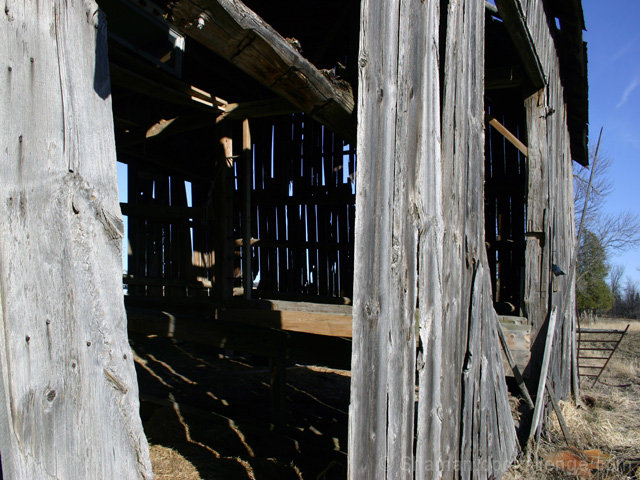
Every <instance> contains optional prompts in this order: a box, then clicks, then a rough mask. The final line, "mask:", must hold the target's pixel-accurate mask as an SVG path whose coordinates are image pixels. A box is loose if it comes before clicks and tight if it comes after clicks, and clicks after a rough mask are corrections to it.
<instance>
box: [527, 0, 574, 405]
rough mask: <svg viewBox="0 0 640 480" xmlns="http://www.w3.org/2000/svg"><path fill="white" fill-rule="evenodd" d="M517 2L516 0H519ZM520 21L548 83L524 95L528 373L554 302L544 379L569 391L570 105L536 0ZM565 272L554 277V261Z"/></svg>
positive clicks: (571, 321)
mask: <svg viewBox="0 0 640 480" xmlns="http://www.w3.org/2000/svg"><path fill="white" fill-rule="evenodd" d="M516 1H518V2H519V1H520V0H516ZM521 9H522V11H523V12H524V16H525V22H526V24H527V26H528V28H529V31H530V32H531V37H532V39H533V42H534V45H535V48H536V51H537V53H538V56H539V58H540V63H541V65H542V68H543V71H544V74H545V77H546V79H547V86H546V87H545V88H543V89H542V90H540V91H539V92H537V93H535V94H534V95H532V96H531V97H529V98H528V99H527V100H526V101H525V106H526V112H527V126H528V139H529V152H530V156H529V196H528V204H527V217H528V218H527V232H528V235H527V250H526V256H527V260H526V272H527V276H526V279H525V305H526V310H527V316H528V318H529V322H530V323H531V325H532V336H531V338H532V343H533V345H532V347H533V351H532V360H531V373H532V374H533V375H534V376H535V374H536V370H538V369H539V365H540V364H541V361H542V360H541V356H542V353H543V351H544V348H543V347H544V338H545V337H546V322H547V320H548V318H549V315H550V313H551V308H552V306H557V307H558V312H559V314H562V316H560V317H559V318H558V322H557V327H556V328H557V330H556V334H555V335H556V337H555V340H554V345H555V347H554V349H553V353H552V356H551V365H550V370H549V379H550V380H551V382H552V383H553V385H554V387H555V391H556V393H557V395H558V396H559V397H561V398H566V397H567V395H569V393H570V392H571V375H572V367H571V365H572V362H571V356H572V352H573V349H574V348H575V324H576V317H575V295H574V284H575V282H574V279H575V273H574V272H572V271H571V269H572V263H573V262H575V257H574V255H575V253H574V249H575V232H574V221H573V219H574V211H573V169H572V161H571V152H570V141H569V132H568V130H567V107H566V103H565V99H564V92H563V86H562V83H561V79H560V63H559V59H558V54H557V51H556V47H555V44H554V41H553V38H552V36H551V32H550V31H549V27H548V24H547V18H546V14H545V11H544V8H543V4H542V1H541V0H525V1H523V2H522V4H521ZM553 264H555V265H558V266H559V267H560V268H561V269H562V270H563V271H564V272H566V273H567V275H565V276H561V277H554V276H553V275H552V273H551V267H552V265H553Z"/></svg>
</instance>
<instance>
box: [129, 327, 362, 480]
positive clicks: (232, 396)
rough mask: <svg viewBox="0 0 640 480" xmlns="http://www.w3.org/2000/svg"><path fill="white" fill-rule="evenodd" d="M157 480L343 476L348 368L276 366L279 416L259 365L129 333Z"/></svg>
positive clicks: (265, 369) (264, 366) (263, 363)
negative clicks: (280, 373) (280, 369)
mask: <svg viewBox="0 0 640 480" xmlns="http://www.w3.org/2000/svg"><path fill="white" fill-rule="evenodd" d="M131 344H132V347H133V349H134V352H135V355H136V368H137V372H138V378H139V384H140V396H141V416H142V420H143V424H144V428H145V432H146V434H147V438H148V439H149V443H150V445H151V460H152V464H153V468H154V472H155V474H156V478H157V479H158V480H169V479H171V480H174V479H175V480H178V479H179V480H199V479H202V480H208V479H234V480H235V479H238V480H241V479H282V480H286V479H318V480H325V479H326V480H330V479H344V478H346V465H347V462H346V460H347V455H346V448H347V410H348V405H349V382H350V376H349V372H345V371H341V370H329V369H325V368H321V367H302V366H296V365H293V364H290V365H285V367H286V374H285V378H284V382H283V385H282V390H281V391H282V394H281V409H280V415H277V412H276V411H274V409H273V408H272V406H271V396H270V388H269V382H270V375H271V369H270V367H269V363H268V361H267V359H263V358H254V357H249V356H242V355H239V354H236V353H234V352H220V351H212V350H211V349H210V348H208V347H204V346H201V345H196V344H191V343H182V342H173V341H169V340H166V339H161V338H153V337H152V338H147V337H145V336H132V337H131Z"/></svg>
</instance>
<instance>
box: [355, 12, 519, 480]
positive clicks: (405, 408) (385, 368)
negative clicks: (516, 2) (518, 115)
mask: <svg viewBox="0 0 640 480" xmlns="http://www.w3.org/2000/svg"><path fill="white" fill-rule="evenodd" d="M368 3H369V2H368V1H366V0H365V1H364V2H363V4H362V20H361V21H362V23H361V51H360V95H359V105H358V109H359V110H358V113H359V117H358V118H359V128H358V135H359V137H358V161H359V167H358V170H357V175H358V176H357V199H356V209H357V210H356V244H355V259H356V267H355V279H354V292H355V294H354V310H353V312H354V343H353V359H352V370H353V377H352V394H351V410H350V419H349V455H350V456H349V475H350V478H354V479H355V478H357V479H360V478H375V479H381V478H413V476H414V472H415V478H440V477H444V478H454V477H457V476H461V477H462V478H487V477H488V476H489V475H490V474H491V473H495V474H496V476H499V475H500V474H501V473H502V472H503V471H504V470H505V469H506V468H507V466H508V465H509V464H510V463H511V461H512V459H513V456H514V454H515V445H516V444H515V441H516V440H515V430H514V426H513V421H512V419H511V414H510V410H509V406H508V402H507V392H506V385H505V383H504V372H503V370H502V362H501V360H500V351H499V348H500V347H499V343H498V338H497V333H496V330H495V328H496V321H497V316H496V314H495V311H494V310H493V306H492V300H491V284H490V278H489V269H488V266H487V259H486V252H485V248H484V221H483V215H484V213H483V211H484V201H483V179H484V153H483V148H484V101H483V78H484V72H483V66H484V60H483V50H484V2H479V1H464V0H463V1H451V2H449V5H448V11H447V15H446V18H447V27H446V28H447V36H446V45H445V46H444V49H445V51H444V53H445V55H444V58H445V61H444V67H443V68H444V72H443V73H444V85H442V89H443V92H444V93H443V101H442V105H443V107H444V109H443V111H442V113H441V112H440V111H439V105H440V92H441V88H440V85H439V77H440V73H441V72H440V71H439V68H438V64H439V47H438V43H439V31H440V25H439V19H440V18H441V17H440V12H439V2H437V1H425V2H421V1H400V2H398V1H386V2H382V3H381V4H376V7H375V8H369V4H368ZM441 132H442V133H441ZM441 142H442V145H441ZM414 179H415V180H414ZM372 252H375V254H372ZM418 255H419V256H418ZM416 258H419V261H418V262H417V263H416V261H415V259H416ZM416 281H417V282H418V302H417V303H418V305H419V307H418V313H417V318H418V332H419V337H420V340H421V343H422V352H421V354H420V356H419V357H418V358H416V356H415V351H416V343H417V339H416V329H415V327H414V320H413V318H414V316H416V312H415V305H416V292H415V288H414V285H415V284H416ZM416 369H417V372H418V395H417V396H418V402H417V412H418V414H417V417H416V418H417V424H416V419H415V418H414V390H415V385H414V377H415V372H416ZM414 431H416V432H417V438H416V439H415V441H416V450H415V455H414V453H413V442H414V438H413V432H414Z"/></svg>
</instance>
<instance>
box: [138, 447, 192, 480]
mask: <svg viewBox="0 0 640 480" xmlns="http://www.w3.org/2000/svg"><path fill="white" fill-rule="evenodd" d="M149 453H150V455H151V464H152V465H153V473H154V474H155V476H156V480H174V479H178V478H179V479H180V480H202V478H201V477H200V474H199V473H198V470H197V469H196V467H194V466H193V464H192V463H191V462H190V461H189V460H187V459H186V458H184V457H183V456H182V455H180V453H178V452H177V451H176V450H174V449H172V448H168V447H163V446H162V445H149Z"/></svg>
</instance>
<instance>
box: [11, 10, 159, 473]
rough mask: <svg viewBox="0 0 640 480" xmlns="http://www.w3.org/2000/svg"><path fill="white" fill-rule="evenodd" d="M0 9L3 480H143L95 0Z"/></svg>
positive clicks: (144, 456)
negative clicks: (92, 479)
mask: <svg viewBox="0 0 640 480" xmlns="http://www.w3.org/2000/svg"><path fill="white" fill-rule="evenodd" d="M4 7H5V8H3V10H2V13H0V38H2V41H0V63H1V68H0V77H2V80H1V81H2V84H3V87H2V88H3V93H2V96H1V97H0V139H1V140H0V143H1V144H2V146H3V147H2V150H1V153H0V219H1V220H0V265H1V267H0V268H1V270H2V275H1V276H0V287H1V288H0V292H2V293H1V296H2V299H1V300H2V308H1V310H0V450H1V451H2V468H3V475H4V478H7V479H9V478H10V479H17V480H22V479H24V480H27V479H29V480H30V479H48V478H60V479H71V478H95V479H114V478H122V479H142V478H147V479H148V478H151V477H152V472H151V465H150V462H149V456H148V446H147V441H146V438H145V436H144V434H143V431H142V426H141V422H140V417H139V414H138V409H139V404H138V388H137V382H136V376H135V370H134V365H133V355H132V354H131V351H130V348H129V345H128V342H127V334H126V324H127V320H126V316H125V311H124V305H123V300H122V297H123V292H122V263H121V262H122V260H121V239H122V220H121V216H120V211H119V205H118V193H117V182H116V156H115V145H114V137H113V123H112V113H111V98H110V83H109V72H108V70H109V67H108V59H107V51H106V40H107V38H106V23H105V21H104V18H103V16H102V15H101V13H100V12H99V11H98V8H97V5H96V3H95V2H94V1H89V0H87V1H79V0H69V1H64V2H63V1H53V2H22V1H13V0H10V1H6V2H4Z"/></svg>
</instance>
